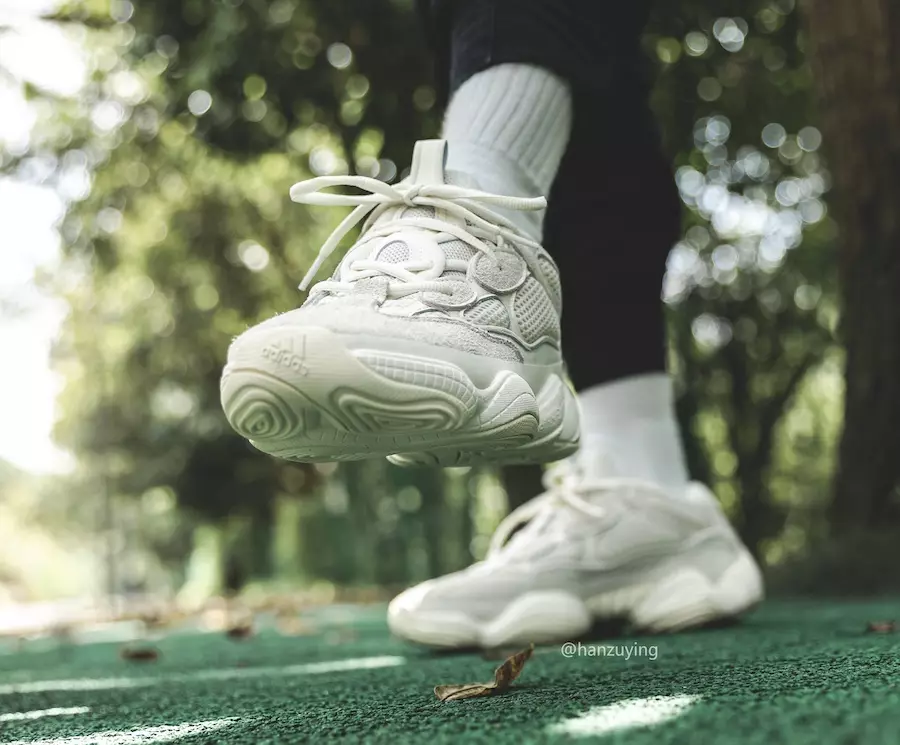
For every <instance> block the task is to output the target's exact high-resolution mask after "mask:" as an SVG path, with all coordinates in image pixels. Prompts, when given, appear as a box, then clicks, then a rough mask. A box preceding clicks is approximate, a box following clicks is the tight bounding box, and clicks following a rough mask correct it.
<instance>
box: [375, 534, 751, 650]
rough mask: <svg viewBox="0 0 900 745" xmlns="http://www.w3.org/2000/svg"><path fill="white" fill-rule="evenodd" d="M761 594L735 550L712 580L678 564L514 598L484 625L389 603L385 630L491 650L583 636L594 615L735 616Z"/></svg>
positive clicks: (643, 625)
mask: <svg viewBox="0 0 900 745" xmlns="http://www.w3.org/2000/svg"><path fill="white" fill-rule="evenodd" d="M762 598H763V584H762V576H761V573H760V571H759V567H758V566H757V565H756V562H755V561H754V560H753V558H752V557H751V556H750V554H749V553H748V552H747V551H746V550H745V549H743V548H741V549H740V551H739V555H738V556H737V558H736V559H735V560H734V562H733V563H732V564H731V565H730V566H729V567H728V568H727V569H726V570H725V572H724V573H723V574H722V575H721V576H720V577H719V579H718V580H717V581H715V582H713V581H710V579H709V578H708V577H707V576H706V575H705V574H703V573H702V572H700V571H699V570H697V569H690V568H680V569H678V570H676V571H674V572H672V573H670V574H666V575H664V576H663V577H662V578H658V579H656V580H655V582H654V583H653V584H652V585H650V586H646V585H644V586H636V587H632V588H626V589H623V590H616V591H614V592H609V593H605V594H603V595H599V596H596V597H593V598H590V599H588V600H583V599H581V598H579V597H577V596H575V595H573V594H571V593H567V592H563V591H552V592H532V593H526V594H525V595H522V596H520V597H518V598H517V599H516V600H515V601H513V602H512V603H510V604H509V605H508V606H507V607H506V608H505V609H504V610H503V612H502V613H501V614H500V615H499V616H497V617H496V618H495V619H493V620H492V621H490V622H488V623H478V622H477V621H476V620H473V619H472V618H470V617H468V616H466V615H464V614H461V613H440V614H438V613H419V612H409V611H404V610H402V609H398V608H395V607H394V606H391V608H390V609H389V612H388V623H389V625H390V628H391V631H392V632H393V633H394V634H395V635H397V636H399V637H401V638H403V639H406V640H408V641H412V642H415V643H418V644H424V645H426V646H430V647H439V648H447V649H450V648H454V649H456V648H469V647H482V648H485V649H496V648H501V647H507V646H508V645H511V644H528V643H530V642H534V643H536V644H540V643H551V642H557V643H558V642H563V641H568V640H571V639H576V638H579V637H581V636H583V635H585V634H587V633H588V632H589V631H590V629H591V628H592V626H593V625H594V624H595V623H596V622H598V621H602V620H608V619H611V618H622V617H625V618H627V619H628V620H629V621H630V622H631V623H632V624H633V625H634V626H635V627H636V628H637V629H638V630H640V631H643V632H649V633H665V632H675V631H682V630H684V629H688V628H692V627H696V626H703V625H706V624H708V623H711V622H713V621H716V620H721V619H727V618H736V617H738V616H740V615H742V614H743V613H746V612H747V611H749V610H751V609H752V608H754V607H755V606H756V605H757V604H759V602H760V601H761V600H762Z"/></svg>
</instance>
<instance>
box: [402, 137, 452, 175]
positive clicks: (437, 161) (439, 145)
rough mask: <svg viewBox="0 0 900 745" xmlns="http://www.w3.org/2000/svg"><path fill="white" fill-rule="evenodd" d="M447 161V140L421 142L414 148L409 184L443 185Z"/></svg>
mask: <svg viewBox="0 0 900 745" xmlns="http://www.w3.org/2000/svg"><path fill="white" fill-rule="evenodd" d="M446 161H447V141H446V140H419V141H418V142H417V143H416V145H415V147H414V148H413V158H412V165H411V166H410V169H409V183H410V184H417V185H420V186H424V185H433V184H443V183H445V181H444V165H445V164H446Z"/></svg>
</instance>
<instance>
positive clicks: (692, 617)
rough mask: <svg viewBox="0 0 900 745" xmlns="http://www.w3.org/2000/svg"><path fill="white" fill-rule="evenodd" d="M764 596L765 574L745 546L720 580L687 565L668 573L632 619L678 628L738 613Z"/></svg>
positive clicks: (650, 626) (656, 628) (649, 625)
mask: <svg viewBox="0 0 900 745" xmlns="http://www.w3.org/2000/svg"><path fill="white" fill-rule="evenodd" d="M762 598H763V583H762V575H761V573H760V571H759V567H757V565H756V562H755V561H754V560H753V557H752V556H750V554H749V553H748V552H747V551H746V550H745V549H743V548H741V549H740V552H739V554H738V556H737V558H736V559H735V561H734V562H733V563H732V564H731V565H730V566H729V567H728V568H727V569H726V570H725V571H724V572H723V573H722V575H721V576H720V577H719V579H718V580H716V581H711V580H710V579H709V577H707V576H706V575H704V574H703V573H702V572H700V571H699V570H698V569H692V568H689V567H684V568H681V569H678V570H676V571H675V572H673V573H672V574H669V575H667V576H665V577H664V578H663V579H662V580H660V581H659V582H657V583H656V585H655V586H654V587H653V588H652V589H651V590H650V592H649V593H648V594H647V595H646V596H645V597H644V598H643V599H642V600H641V601H640V602H639V603H638V604H637V605H636V606H635V607H634V608H633V610H632V612H631V620H632V622H633V623H634V624H635V625H636V626H637V627H639V628H641V629H644V630H647V631H655V632H659V631H677V630H679V629H684V628H689V627H691V626H698V625H701V624H704V623H708V622H710V621H714V620H716V619H720V618H729V617H734V616H738V615H740V614H741V613H744V612H746V611H748V610H750V609H751V608H752V607H753V606H755V605H756V604H757V603H759V601H760V600H762Z"/></svg>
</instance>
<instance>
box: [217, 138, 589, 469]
mask: <svg viewBox="0 0 900 745" xmlns="http://www.w3.org/2000/svg"><path fill="white" fill-rule="evenodd" d="M445 150H446V143H444V142H443V141H440V140H430V141H423V142H419V143H418V144H417V145H416V148H415V153H414V156H413V167H412V172H411V175H410V177H409V178H408V179H406V180H405V181H404V182H402V183H400V184H397V185H394V186H391V185H388V184H385V183H384V182H381V181H378V180H376V179H372V178H364V177H344V176H337V177H322V178H314V179H312V180H310V181H306V182H303V183H299V184H296V185H295V186H294V187H293V188H292V189H291V197H292V199H294V201H297V202H304V203H307V204H321V205H340V206H346V205H353V206H355V207H356V209H355V210H354V212H353V213H352V214H351V215H350V216H349V217H348V218H347V219H346V220H344V221H343V222H342V223H341V225H340V226H339V227H338V229H337V230H336V231H335V232H334V234H332V236H331V237H330V238H329V239H328V241H327V242H326V243H325V245H324V246H323V247H322V250H321V252H320V254H319V258H318V259H317V260H316V262H315V264H314V265H313V268H312V270H311V271H310V273H309V274H308V275H307V278H306V279H305V280H304V284H303V285H301V288H302V287H304V286H305V285H306V283H307V282H308V281H309V280H310V279H312V275H313V274H314V273H315V271H316V270H317V269H318V268H319V266H320V265H321V263H322V262H323V261H324V260H325V259H326V258H327V256H328V255H329V254H330V253H332V252H333V251H334V249H335V248H336V247H337V245H338V243H339V242H340V240H341V239H342V238H343V237H344V236H345V235H346V234H347V232H349V231H350V230H351V229H352V228H353V226H354V225H356V224H357V223H358V222H359V221H360V220H362V219H363V218H365V217H366V216H367V215H368V220H367V222H366V224H365V226H364V230H363V235H362V237H361V238H360V240H359V241H358V242H357V243H356V244H355V245H354V246H353V247H352V248H351V249H350V250H349V251H348V252H347V255H346V256H345V257H344V259H343V261H342V262H341V264H340V266H339V267H338V270H337V271H336V272H335V274H334V276H333V277H332V279H330V280H327V281H324V282H320V283H318V284H317V285H315V286H314V287H313V288H312V290H311V291H310V295H309V298H308V300H307V301H306V302H305V303H304V304H303V306H302V307H300V308H298V309H297V310H293V311H291V312H288V313H284V314H282V315H279V316H276V317H275V318H272V319H270V320H268V321H266V322H264V323H262V324H260V325H258V326H256V327H254V328H251V329H250V330H249V331H246V332H245V333H244V334H242V335H241V336H239V337H238V338H237V339H236V340H235V341H234V343H233V344H232V345H231V348H230V349H229V351H228V364H227V366H226V367H225V370H224V373H223V376H222V386H221V391H222V404H223V406H224V409H225V413H226V415H227V417H228V420H229V422H231V425H232V426H233V427H234V428H235V430H237V431H238V432H239V433H240V434H242V435H244V436H245V437H246V438H248V439H249V440H250V441H251V442H252V443H253V444H254V445H255V446H256V447H257V448H259V449H260V450H263V451H264V452H267V453H270V454H272V455H276V456H279V457H282V458H287V459H291V460H300V461H333V460H353V459H360V458H368V457H374V456H393V457H392V460H393V461H395V462H398V463H404V464H409V463H428V464H439V465H460V464H468V463H475V462H480V461H484V460H490V461H495V462H496V461H500V462H544V461H548V460H558V459H560V458H562V457H564V456H566V455H568V454H570V453H572V452H574V451H575V450H576V449H577V447H578V413H577V412H578V409H577V405H576V403H575V398H574V395H573V394H572V392H571V390H570V389H569V387H568V385H567V384H566V379H565V373H564V367H563V361H562V357H561V354H560V333H559V313H560V307H561V297H560V283H559V274H558V271H557V268H556V265H555V264H554V263H553V261H552V260H551V258H550V256H549V255H548V254H547V253H546V251H544V249H543V248H542V247H541V246H540V245H539V244H538V243H536V242H535V241H534V240H532V239H531V238H529V237H528V236H526V235H525V234H524V233H523V232H521V230H519V229H518V228H517V227H516V226H515V225H514V224H513V223H512V222H510V221H509V220H507V219H505V218H504V217H501V216H500V215H498V214H496V213H495V212H494V211H493V210H492V209H491V207H492V206H493V207H495V208H500V209H504V210H535V209H542V208H543V207H544V206H545V204H546V202H545V200H544V199H543V198H537V199H520V198H513V197H504V196H497V195H491V194H486V193H484V192H481V191H479V190H477V189H474V188H469V187H465V186H458V185H453V184H450V183H446V181H447V179H446V178H445V173H444V167H443V165H444V158H445ZM334 186H352V187H357V188H359V189H363V190H365V191H368V192H370V193H369V194H365V195H338V194H323V193H321V190H322V189H326V188H330V187H334Z"/></svg>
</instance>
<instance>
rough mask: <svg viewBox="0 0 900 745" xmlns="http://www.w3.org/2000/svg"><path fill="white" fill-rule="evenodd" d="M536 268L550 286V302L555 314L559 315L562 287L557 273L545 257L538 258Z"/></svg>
mask: <svg viewBox="0 0 900 745" xmlns="http://www.w3.org/2000/svg"><path fill="white" fill-rule="evenodd" d="M538 266H540V268H541V271H543V272H544V276H545V277H546V278H547V284H548V285H550V300H551V301H552V302H553V307H554V308H556V312H557V313H559V312H560V310H561V309H562V285H561V284H560V281H559V271H558V270H557V268H556V267H555V266H554V265H553V262H552V261H550V259H548V258H547V257H546V256H538Z"/></svg>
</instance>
